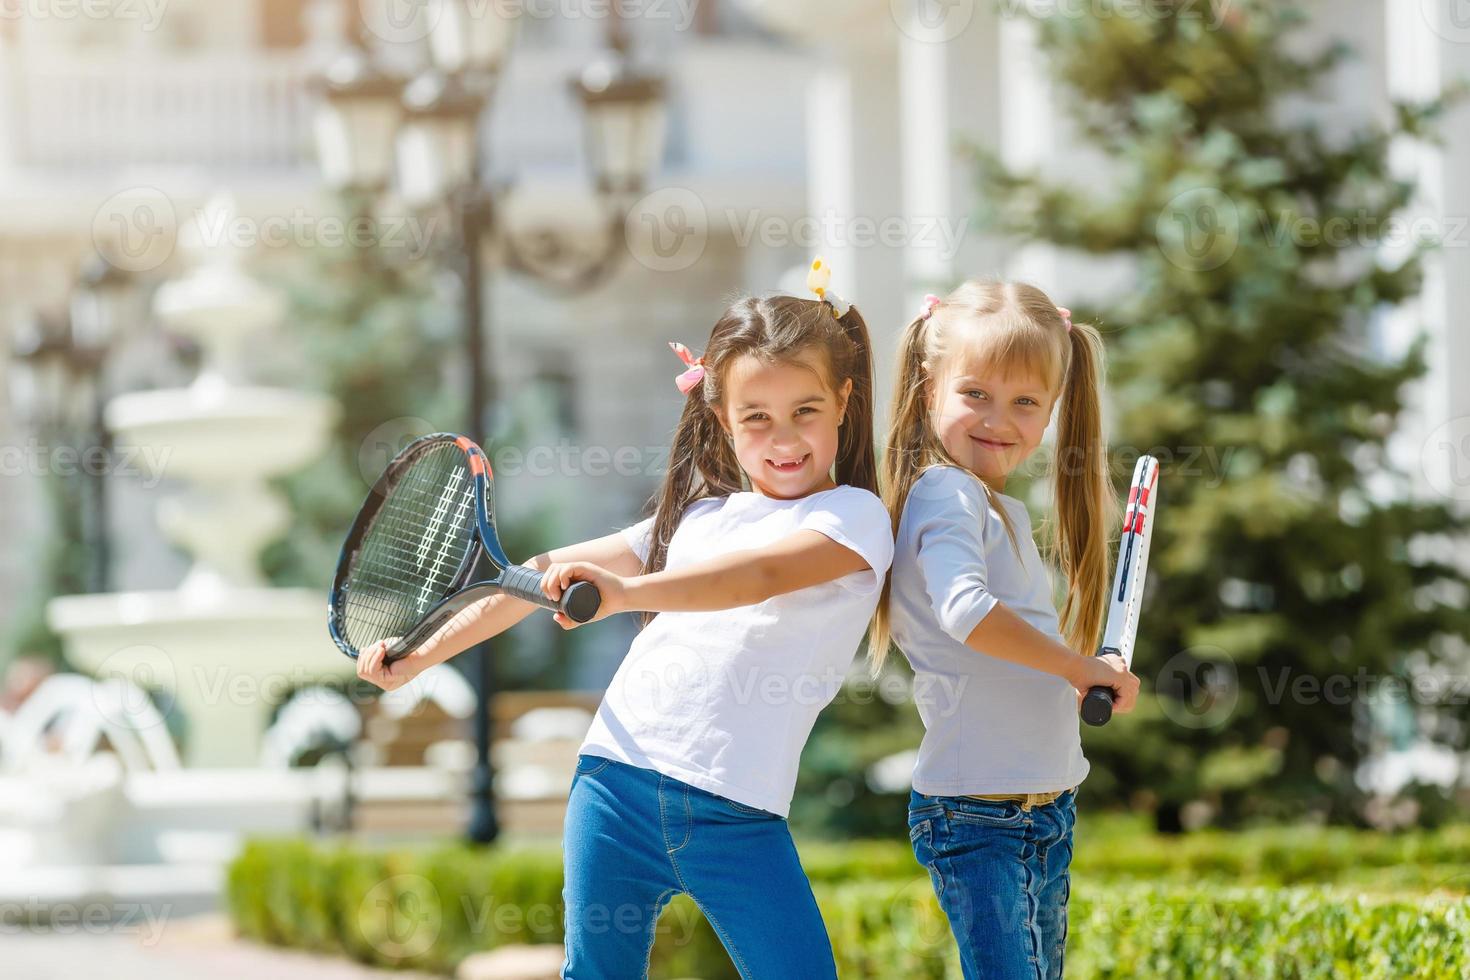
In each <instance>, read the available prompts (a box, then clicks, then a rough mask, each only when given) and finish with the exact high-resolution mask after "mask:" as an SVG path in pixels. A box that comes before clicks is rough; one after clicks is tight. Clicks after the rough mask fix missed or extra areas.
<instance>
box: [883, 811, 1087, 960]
mask: <svg viewBox="0 0 1470 980" xmlns="http://www.w3.org/2000/svg"><path fill="white" fill-rule="evenodd" d="M1074 798H1075V794H1074V793H1073V792H1071V791H1068V792H1066V793H1064V794H1062V795H1061V796H1059V797H1058V798H1057V799H1056V800H1055V801H1054V802H1052V803H1047V804H1045V805H1043V806H1037V807H1033V808H1031V809H1029V810H1026V809H1023V808H1022V806H1021V804H1020V803H1011V802H999V801H988V800H976V799H972V798H970V797H965V796H925V795H923V794H922V793H918V792H914V793H912V794H911V795H910V797H909V840H910V841H911V842H912V843H913V845H914V856H915V857H917V858H918V859H919V863H920V864H922V865H923V866H924V867H925V868H927V869H928V870H929V878H930V880H931V881H932V882H933V884H934V892H935V894H936V895H938V896H939V905H940V907H941V908H943V909H944V914H945V916H946V917H947V918H948V919H949V925H950V928H951V929H952V930H953V931H954V935H955V941H956V942H958V943H959V947H960V967H961V969H963V970H964V974H965V977H966V980H976V978H980V977H985V978H1000V980H1012V978H1017V980H1019V978H1022V977H1024V978H1027V980H1038V978H1050V977H1060V976H1061V975H1062V956H1063V953H1064V952H1065V950H1066V945H1067V899H1068V898H1069V897H1070V894H1071V876H1070V875H1069V873H1068V868H1069V867H1070V866H1071V863H1072V828H1073V827H1074V826H1075V825H1076V823H1077V808H1076V806H1075V803H1074Z"/></svg>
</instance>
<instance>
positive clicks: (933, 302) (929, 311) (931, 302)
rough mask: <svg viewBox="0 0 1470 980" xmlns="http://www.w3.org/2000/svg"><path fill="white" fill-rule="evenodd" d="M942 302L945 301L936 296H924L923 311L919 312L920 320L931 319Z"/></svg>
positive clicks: (929, 294)
mask: <svg viewBox="0 0 1470 980" xmlns="http://www.w3.org/2000/svg"><path fill="white" fill-rule="evenodd" d="M942 302H943V300H941V299H940V298H939V297H938V296H935V295H934V294H933V293H926V294H925V296H924V306H923V309H921V310H920V311H919V319H920V320H927V319H929V317H930V316H932V315H933V314H934V310H935V309H936V308H938V306H939V304H940V303H942Z"/></svg>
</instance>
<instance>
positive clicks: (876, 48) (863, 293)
mask: <svg viewBox="0 0 1470 980" xmlns="http://www.w3.org/2000/svg"><path fill="white" fill-rule="evenodd" d="M890 42H891V37H890ZM807 123H808V125H807V195H808V196H807V200H808V212H809V215H810V217H811V218H812V219H813V222H814V227H815V229H816V234H817V236H818V237H819V238H820V239H821V242H820V244H819V245H818V247H817V248H815V249H814V250H813V251H815V252H819V253H820V254H822V255H823V256H824V257H825V258H826V259H827V260H828V262H830V263H831V265H832V269H833V277H832V289H833V291H834V292H836V293H837V294H838V295H840V296H842V297H843V298H844V299H847V300H849V301H851V302H852V303H853V304H854V305H856V306H857V307H858V309H859V310H861V311H862V314H863V318H864V319H865V320H866V321H867V323H868V327H869V329H870V331H871V332H872V337H873V347H874V360H875V365H874V366H875V371H876V381H877V395H878V398H877V401H878V418H879V420H880V421H879V426H880V427H881V426H882V425H883V422H882V420H883V419H884V418H886V411H887V408H886V406H887V402H888V395H889V388H890V387H891V381H892V369H893V350H894V348H895V346H896V345H897V342H898V333H899V330H900V329H901V328H902V326H903V323H904V322H905V317H904V311H905V309H906V306H905V303H904V252H905V247H906V241H907V239H906V235H907V233H908V231H909V229H908V228H907V227H906V222H905V221H904V206H903V203H904V202H903V194H902V188H901V183H900V176H899V174H900V166H901V161H900V153H899V142H900V140H899V133H900V129H899V96H898V52H897V48H896V46H895V45H894V44H892V43H884V44H875V45H873V46H872V47H870V48H866V49H864V50H860V51H859V50H853V51H843V52H841V53H838V54H836V55H835V56H833V60H831V61H830V62H829V63H828V64H827V65H825V66H824V67H823V68H822V69H820V70H819V71H818V72H817V73H816V75H815V77H814V78H813V80H812V82H811V84H810V86H809V88H808V90H807Z"/></svg>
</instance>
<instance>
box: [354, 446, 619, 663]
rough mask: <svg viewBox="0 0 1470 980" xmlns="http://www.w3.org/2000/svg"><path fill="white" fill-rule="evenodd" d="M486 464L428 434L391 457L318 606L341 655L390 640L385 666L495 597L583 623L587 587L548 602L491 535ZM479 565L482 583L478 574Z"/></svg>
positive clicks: (475, 451)
mask: <svg viewBox="0 0 1470 980" xmlns="http://www.w3.org/2000/svg"><path fill="white" fill-rule="evenodd" d="M491 481H492V474H491V472H490V461H489V460H488V459H486V458H485V454H484V452H483V451H481V449H480V447H479V446H477V445H475V444H474V443H473V442H471V441H470V440H469V439H466V438H465V437H464V436H456V435H452V434H449V433H443V432H440V433H435V434H433V435H427V436H424V437H423V438H421V439H416V440H414V441H413V442H412V443H410V444H409V445H408V446H406V447H405V448H404V450H403V451H402V452H401V453H399V454H398V455H397V456H396V457H394V459H393V461H392V462H391V463H389V464H388V468H387V469H386V470H384V471H383V475H382V476H380V477H378V482H377V483H375V484H373V489H372V491H371V492H370V493H369V494H368V498H367V501H366V502H365V503H364V504H363V505H362V510H361V511H359V512H358V515H357V520H355V521H354V522H353V524H352V530H351V531H349V532H348V534H347V542H346V544H344V545H343V546H342V557H341V558H340V559H339V560H338V563H337V577H336V579H335V581H333V583H332V594H331V598H330V601H329V604H328V607H327V628H328V630H329V632H330V633H331V634H332V639H333V641H335V642H336V644H337V646H338V648H340V649H341V651H342V652H343V653H345V654H347V656H349V657H351V658H353V659H354V660H355V659H357V656H358V654H359V653H360V652H361V651H363V650H367V649H368V648H370V647H371V646H373V644H375V643H378V642H379V641H382V640H387V639H394V638H396V639H395V642H393V643H392V644H391V645H390V646H389V647H388V650H387V652H386V655H385V657H384V662H385V663H392V662H393V661H395V660H397V659H399V658H401V657H403V656H404V655H406V654H408V653H409V652H411V651H412V650H414V649H415V648H416V647H417V646H418V645H419V644H420V643H422V642H423V641H424V640H426V639H428V638H429V637H430V636H432V635H433V634H434V633H435V632H437V631H438V630H439V628H440V627H441V626H443V625H444V624H445V623H446V622H448V621H449V619H450V618H451V617H453V616H454V615H455V614H456V613H458V612H460V611H461V610H463V609H464V608H465V607H466V606H468V605H470V604H471V603H474V602H478V601H479V600H481V599H484V598H485V597H486V596H489V595H493V594H494V593H497V592H503V593H505V594H506V595H511V596H515V597H516V598H517V599H524V600H525V601H527V602H534V603H535V604H536V605H538V606H544V607H546V608H547V609H554V610H558V611H560V612H563V613H565V614H566V615H567V617H568V618H570V619H572V620H574V621H576V622H579V623H583V622H587V621H588V620H590V619H592V618H593V617H594V616H596V615H597V607H598V606H599V605H600V603H601V597H600V596H599V595H598V593H597V588H596V586H593V585H592V584H590V583H587V582H577V583H576V584H574V585H572V586H571V588H569V589H567V590H566V591H565V592H564V593H562V597H561V601H560V602H559V603H558V602H554V601H552V600H551V599H549V598H547V597H546V593H544V592H542V591H541V573H540V572H538V571H536V570H535V569H534V568H526V567H525V566H523V565H515V564H512V563H511V561H510V559H508V558H507V557H506V556H505V549H503V548H502V547H501V546H500V541H499V539H498V538H497V537H496V534H495V516H494V511H493V509H492V508H493V500H492V496H491V490H492V482H491ZM482 563H484V564H486V565H488V566H489V567H488V568H486V569H485V572H488V573H489V574H488V577H487V576H486V575H485V574H483V573H481V571H480V569H481V565H482Z"/></svg>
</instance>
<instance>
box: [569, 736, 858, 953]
mask: <svg viewBox="0 0 1470 980" xmlns="http://www.w3.org/2000/svg"><path fill="white" fill-rule="evenodd" d="M562 847H563V861H564V862H565V865H566V883H565V886H564V890H563V892H562V898H563V899H564V901H565V903H566V932H567V958H566V963H565V964H564V965H563V966H562V973H561V975H562V976H563V977H570V978H575V980H631V978H633V977H643V976H647V974H648V957H649V952H650V951H651V950H652V948H653V941H654V927H655V925H657V923H658V917H659V913H660V912H661V911H662V910H663V908H664V906H665V905H667V904H668V903H669V900H670V899H671V898H673V897H674V896H675V895H677V894H679V893H681V892H683V893H686V894H688V895H689V896H690V897H691V898H692V899H693V900H694V902H695V904H696V905H698V906H699V909H700V911H702V912H703V913H704V917H705V918H706V919H707V920H709V923H710V925H711V926H712V927H713V928H714V930H715V933H716V934H717V935H718V936H719V937H720V941H721V942H722V943H724V944H725V950H726V951H727V952H728V953H729V954H730V959H731V960H733V961H734V963H735V967H736V969H738V970H739V971H740V976H741V977H743V978H757V980H767V978H784V977H790V978H793V980H796V978H800V980H808V978H833V980H835V978H836V976H837V969H836V966H835V965H834V963H833V960H832V944H831V942H830V941H829V940H828V939H827V930H826V927H825V926H824V925H823V924H822V914H821V912H819V911H818V910H817V902H816V899H815V898H814V897H813V896H812V888H811V884H810V883H809V882H808V881H807V878H806V873H805V872H803V871H802V869H801V862H800V860H799V859H798V858H797V855H796V846H795V844H793V843H792V840H791V831H790V829H789V827H788V826H787V823H786V820H785V818H783V817H779V816H777V815H776V814H774V813H767V812H766V811H765V810H757V809H755V808H754V807H749V806H745V805H744V804H742V803H736V802H735V801H734V800H727V799H725V798H724V797H723V796H717V795H715V794H714V793H708V792H706V791H704V790H702V789H696V788H695V787H693V786H690V785H689V784H688V783H684V782H681V781H679V780H677V779H673V778H671V777H669V776H665V775H662V774H661V773H657V772H654V771H652V770H650V769H642V768H639V767H638V766H630V765H627V764H625V763H622V762H615V761H613V760H610V759H602V758H598V757H597V756H590V755H583V756H579V757H578V758H577V774H576V775H575V776H574V777H573V778H572V792H571V796H570V798H569V799H568V801H567V819H566V831H565V837H564V840H563V843H562Z"/></svg>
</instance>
